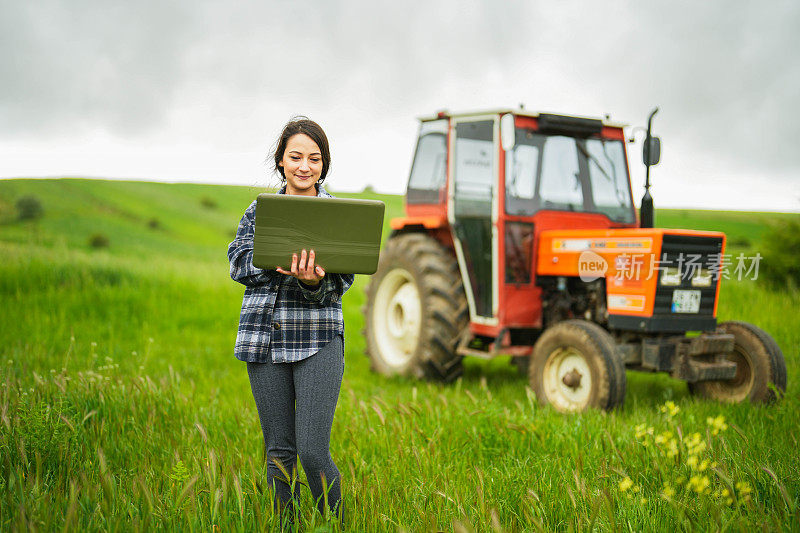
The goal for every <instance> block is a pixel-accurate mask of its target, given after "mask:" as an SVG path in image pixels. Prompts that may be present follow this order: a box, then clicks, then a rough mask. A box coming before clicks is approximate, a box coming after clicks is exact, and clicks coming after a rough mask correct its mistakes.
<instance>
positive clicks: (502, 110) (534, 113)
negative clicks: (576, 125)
mask: <svg viewBox="0 0 800 533" xmlns="http://www.w3.org/2000/svg"><path fill="white" fill-rule="evenodd" d="M505 113H513V114H515V115H518V116H521V117H533V118H538V117H539V115H542V114H545V112H543V111H542V112H539V111H528V110H527V109H520V108H517V109H512V108H498V109H485V110H481V111H467V112H451V111H448V110H446V109H443V110H441V111H438V112H437V113H434V114H433V115H424V116H421V117H418V119H419V120H420V121H421V122H427V121H429V120H438V119H442V118H448V117H453V118H462V117H472V116H479V115H503V114H505ZM557 115H559V116H562V117H570V118H579V119H590V120H600V121H601V122H602V123H603V126H608V127H610V128H625V127H627V126H628V124H625V123H624V122H616V121H612V120H611V119H610V117H609V116H608V115H606V117H605V118H602V119H598V118H595V117H582V116H579V115H564V114H563V113H557Z"/></svg>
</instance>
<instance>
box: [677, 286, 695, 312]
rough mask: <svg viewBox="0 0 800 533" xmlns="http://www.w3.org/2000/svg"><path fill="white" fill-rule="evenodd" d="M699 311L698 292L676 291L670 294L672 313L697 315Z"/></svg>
mask: <svg viewBox="0 0 800 533" xmlns="http://www.w3.org/2000/svg"><path fill="white" fill-rule="evenodd" d="M699 311H700V291H682V290H677V291H675V292H673V293H672V312H673V313H697V312H699Z"/></svg>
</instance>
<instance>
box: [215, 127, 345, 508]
mask: <svg viewBox="0 0 800 533" xmlns="http://www.w3.org/2000/svg"><path fill="white" fill-rule="evenodd" d="M330 162H331V157H330V150H329V148H328V139H327V137H326V136H325V132H324V131H323V130H322V128H320V126H319V125H318V124H316V123H315V122H313V121H311V120H309V119H307V118H305V117H297V118H294V119H292V120H291V121H290V122H289V123H288V124H287V125H286V126H285V127H284V129H283V132H282V133H281V136H280V138H279V139H278V144H277V148H276V149H275V170H276V171H277V172H278V173H279V174H280V176H281V182H282V183H283V187H282V188H281V189H280V191H279V192H278V194H296V195H305V196H320V197H328V198H330V197H331V195H330V194H328V193H327V192H326V191H325V189H324V188H323V187H322V182H323V181H325V176H326V174H327V173H328V168H329V167H330ZM255 208H256V202H253V203H252V204H250V207H248V208H247V211H245V213H244V216H243V217H242V220H241V222H239V229H238V230H237V232H236V238H235V239H234V240H233V242H231V243H230V246H229V247H228V260H229V261H230V264H231V278H233V280H234V281H238V282H239V283H241V284H243V285H244V286H245V291H244V301H243V302H242V313H241V316H240V319H239V331H238V335H237V338H236V347H235V355H236V357H237V358H238V359H240V360H242V361H246V362H247V374H248V376H249V378H250V387H251V389H252V391H253V397H254V398H255V402H256V408H257V409H258V416H259V418H260V421H261V429H262V431H263V433H264V443H265V446H266V456H267V481H268V483H269V484H270V485H271V486H272V487H273V488H274V491H275V497H274V504H275V508H276V509H277V510H279V511H280V510H288V511H289V516H292V511H293V499H294V498H296V497H297V487H298V486H299V484H294V489H295V490H294V494H293V493H292V486H291V480H287V479H286V474H287V473H288V474H289V475H290V476H291V477H294V474H295V471H296V465H297V454H298V452H299V454H300V462H301V464H302V465H303V470H304V471H305V473H306V477H307V479H308V484H309V487H310V488H311V493H312V495H313V497H314V499H315V500H316V501H317V507H318V509H319V510H320V512H321V513H322V514H323V515H324V514H325V501H326V500H327V503H328V506H329V508H330V510H331V511H333V513H334V514H339V516H341V515H340V512H341V510H340V505H339V502H340V500H341V481H340V477H339V470H338V468H336V464H334V462H333V460H332V459H331V455H330V450H329V446H330V436H331V425H332V424H333V415H334V411H335V410H336V402H337V400H338V398H339V388H340V387H341V384H342V376H343V374H344V319H343V316H342V303H341V299H342V295H343V294H344V293H345V291H346V290H347V289H348V288H349V287H350V285H351V284H352V283H353V277H354V276H353V275H352V274H326V273H325V270H324V269H323V268H322V266H321V265H317V264H315V262H314V250H309V251H306V250H298V253H296V254H294V255H293V257H292V265H291V268H290V270H288V271H287V270H284V269H282V268H278V267H276V269H275V270H262V269H260V268H256V267H254V266H253V233H254V222H255ZM298 216H303V214H302V213H298Z"/></svg>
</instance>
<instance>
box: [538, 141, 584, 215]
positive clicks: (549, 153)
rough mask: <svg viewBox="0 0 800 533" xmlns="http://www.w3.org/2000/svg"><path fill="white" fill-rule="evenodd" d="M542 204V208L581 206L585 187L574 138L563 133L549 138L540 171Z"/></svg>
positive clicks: (568, 208)
mask: <svg viewBox="0 0 800 533" xmlns="http://www.w3.org/2000/svg"><path fill="white" fill-rule="evenodd" d="M539 204H540V205H541V207H542V208H543V209H566V210H568V211H580V210H582V208H583V190H582V189H581V176H580V170H579V168H578V149H577V148H576V147H575V139H573V138H571V137H562V136H560V135H554V136H552V137H548V138H546V141H545V143H544V150H543V154H542V169H541V171H540V173H539Z"/></svg>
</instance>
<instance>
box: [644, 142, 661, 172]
mask: <svg viewBox="0 0 800 533" xmlns="http://www.w3.org/2000/svg"><path fill="white" fill-rule="evenodd" d="M660 159H661V139H659V138H658V137H647V138H645V140H644V147H642V160H643V162H644V164H645V166H648V167H649V166H651V165H657V164H658V161H659V160H660Z"/></svg>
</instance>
